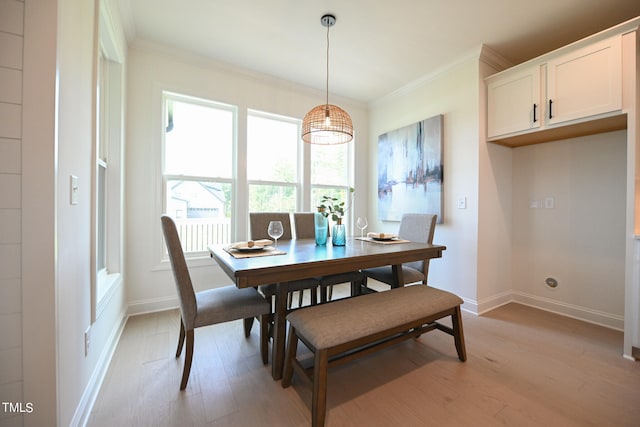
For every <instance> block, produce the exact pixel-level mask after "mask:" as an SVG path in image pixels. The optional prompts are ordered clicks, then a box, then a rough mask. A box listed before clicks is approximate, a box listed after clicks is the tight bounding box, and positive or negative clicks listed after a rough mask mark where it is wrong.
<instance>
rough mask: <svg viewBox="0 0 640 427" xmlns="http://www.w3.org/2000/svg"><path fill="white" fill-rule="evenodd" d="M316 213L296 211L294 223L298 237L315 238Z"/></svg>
mask: <svg viewBox="0 0 640 427" xmlns="http://www.w3.org/2000/svg"><path fill="white" fill-rule="evenodd" d="M314 217H315V213H313V212H294V213H293V225H294V228H295V230H296V239H314V238H315V237H316V224H315V220H314Z"/></svg>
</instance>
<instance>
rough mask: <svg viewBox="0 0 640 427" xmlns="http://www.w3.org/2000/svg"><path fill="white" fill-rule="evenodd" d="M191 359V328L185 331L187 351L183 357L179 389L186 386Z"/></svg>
mask: <svg viewBox="0 0 640 427" xmlns="http://www.w3.org/2000/svg"><path fill="white" fill-rule="evenodd" d="M192 361H193V329H191V330H190V331H187V353H186V354H185V357H184V369H183V370H182V381H181V382H180V390H184V389H185V388H187V381H189V373H190V372H191V362H192Z"/></svg>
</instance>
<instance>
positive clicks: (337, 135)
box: [302, 104, 353, 145]
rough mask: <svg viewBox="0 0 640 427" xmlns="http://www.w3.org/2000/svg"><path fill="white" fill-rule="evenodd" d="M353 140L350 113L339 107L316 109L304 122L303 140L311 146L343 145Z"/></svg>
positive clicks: (331, 106)
mask: <svg viewBox="0 0 640 427" xmlns="http://www.w3.org/2000/svg"><path fill="white" fill-rule="evenodd" d="M352 139H353V123H351V117H349V113H347V112H346V111H344V110H343V109H342V108H340V107H338V106H337V105H331V104H323V105H318V106H316V107H314V108H313V109H312V110H311V111H309V112H308V113H307V115H306V116H304V120H303V121H302V140H303V141H304V142H309V143H311V144H325V145H327V144H343V143H345V142H349V141H351V140H352Z"/></svg>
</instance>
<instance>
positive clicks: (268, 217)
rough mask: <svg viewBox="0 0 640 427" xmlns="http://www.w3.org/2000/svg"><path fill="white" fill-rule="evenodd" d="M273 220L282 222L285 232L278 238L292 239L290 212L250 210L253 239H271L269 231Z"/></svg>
mask: <svg viewBox="0 0 640 427" xmlns="http://www.w3.org/2000/svg"><path fill="white" fill-rule="evenodd" d="M271 221H280V222H282V228H283V229H284V234H283V235H282V237H280V238H279V239H278V240H291V238H292V236H291V215H289V212H249V231H250V233H251V239H252V240H259V239H271V237H269V233H268V232H267V230H268V228H269V222H271Z"/></svg>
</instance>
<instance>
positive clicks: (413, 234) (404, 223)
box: [362, 213, 438, 291]
mask: <svg viewBox="0 0 640 427" xmlns="http://www.w3.org/2000/svg"><path fill="white" fill-rule="evenodd" d="M437 219H438V215H436V214H415V213H410V214H404V215H403V216H402V219H401V221H400V229H399V230H398V238H400V239H407V240H411V241H412V242H417V243H429V244H431V243H433V234H434V232H435V229H436V220H437ZM362 272H363V273H364V275H365V279H364V290H365V291H371V289H370V288H368V287H367V279H369V278H371V279H374V280H377V281H379V282H382V283H386V284H387V285H389V286H392V285H393V282H394V279H393V272H392V268H391V266H390V265H388V266H384V267H376V268H367V269H365V270H362ZM428 275H429V260H428V259H427V260H425V261H414V262H410V263H406V264H402V276H403V281H404V283H403V285H407V284H409V283H416V282H421V283H423V284H425V285H426V284H427V277H428Z"/></svg>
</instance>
